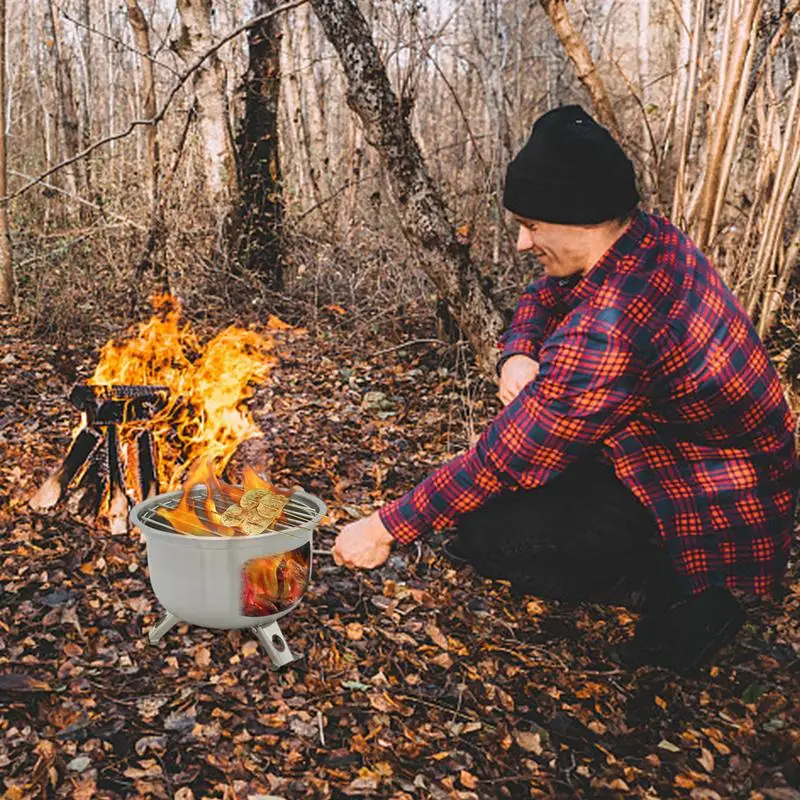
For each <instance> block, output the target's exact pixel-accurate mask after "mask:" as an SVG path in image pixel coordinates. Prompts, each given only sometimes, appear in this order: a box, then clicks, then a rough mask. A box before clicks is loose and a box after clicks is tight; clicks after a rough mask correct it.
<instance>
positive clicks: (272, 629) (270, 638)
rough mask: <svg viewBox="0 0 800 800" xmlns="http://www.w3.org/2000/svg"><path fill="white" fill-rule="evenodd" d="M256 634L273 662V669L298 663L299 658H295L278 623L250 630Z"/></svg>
mask: <svg viewBox="0 0 800 800" xmlns="http://www.w3.org/2000/svg"><path fill="white" fill-rule="evenodd" d="M250 630H251V631H252V632H253V633H254V634H255V637H256V639H258V641H259V642H261V646H262V647H263V648H264V649H265V650H266V651H267V655H268V656H269V657H270V660H271V661H272V669H273V671H274V670H277V669H280V668H281V667H285V666H286V665H287V664H291V663H292V661H296V660H297V659H298V658H299V656H295V655H294V654H293V653H292V651H291V650H290V649H289V645H288V644H286V639H284V638H283V634H282V633H281V629H280V628H279V627H278V623H277V622H270V623H268V624H267V625H259V626H255V627H252V628H250Z"/></svg>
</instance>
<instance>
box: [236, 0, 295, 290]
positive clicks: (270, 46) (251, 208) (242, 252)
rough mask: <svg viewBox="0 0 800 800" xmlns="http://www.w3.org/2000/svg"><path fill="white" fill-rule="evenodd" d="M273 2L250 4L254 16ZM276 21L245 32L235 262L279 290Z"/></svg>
mask: <svg viewBox="0 0 800 800" xmlns="http://www.w3.org/2000/svg"><path fill="white" fill-rule="evenodd" d="M277 6H278V2H276V0H254V4H253V12H254V14H255V15H256V16H260V15H261V14H265V13H267V12H269V11H272V10H274V9H275V8H276V7H277ZM279 30H280V28H279V23H278V21H277V20H276V19H275V17H270V18H269V19H267V20H265V21H264V22H262V23H261V24H259V25H256V26H254V27H252V28H251V29H250V30H249V31H248V32H247V37H248V47H249V66H248V71H247V76H246V78H245V112H244V124H243V126H242V130H241V133H240V136H239V142H238V149H239V163H240V172H241V197H240V199H239V231H238V236H237V237H236V239H237V241H236V244H237V245H238V248H237V249H238V251H239V256H240V258H242V259H243V261H244V262H245V263H246V264H247V265H248V266H250V267H255V268H257V269H258V270H259V272H260V273H261V274H262V276H263V279H264V282H265V283H266V284H267V285H269V286H270V287H271V288H275V289H279V288H281V286H282V272H281V261H280V234H281V223H282V221H283V202H282V199H281V167H280V159H279V153H278V98H279V97H280V84H281V74H280V35H279Z"/></svg>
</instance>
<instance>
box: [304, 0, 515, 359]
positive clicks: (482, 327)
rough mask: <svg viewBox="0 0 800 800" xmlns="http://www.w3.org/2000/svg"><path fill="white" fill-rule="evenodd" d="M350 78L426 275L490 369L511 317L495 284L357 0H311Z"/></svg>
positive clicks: (350, 96)
mask: <svg viewBox="0 0 800 800" xmlns="http://www.w3.org/2000/svg"><path fill="white" fill-rule="evenodd" d="M311 5H312V6H313V8H314V11H315V12H316V14H317V17H318V18H319V20H320V22H321V23H322V26H323V28H324V29H325V34H326V36H327V37H328V39H329V40H330V42H331V44H333V46H334V48H335V49H336V52H337V53H338V55H339V58H340V60H341V63H342V67H343V69H344V71H345V75H346V77H347V103H348V105H349V106H350V108H351V109H352V110H353V111H354V112H355V113H356V114H357V115H358V116H359V118H360V119H361V122H362V124H363V126H364V133H365V138H366V139H367V141H368V142H369V143H370V144H371V145H372V146H373V147H375V148H376V149H377V151H378V153H379V154H380V157H381V160H382V161H383V163H384V165H385V168H386V171H387V174H388V177H389V184H390V189H391V191H392V193H393V194H394V197H395V200H396V207H397V209H398V212H399V215H400V224H401V226H402V229H403V231H404V233H405V235H406V236H407V238H408V239H409V240H411V241H412V242H413V243H415V244H416V245H417V247H418V256H419V258H420V261H421V263H422V266H423V268H424V269H425V271H426V273H427V274H428V276H429V277H430V279H431V280H432V281H433V283H434V285H435V286H436V288H437V289H438V291H439V293H440V294H441V296H442V297H443V299H444V300H445V302H446V303H447V306H448V309H449V311H450V313H451V314H452V316H453V318H454V319H455V320H456V322H457V324H458V326H459V328H460V329H461V331H462V332H463V333H464V335H465V336H466V337H467V339H468V341H469V342H470V344H471V345H472V348H473V350H474V351H475V354H476V356H477V359H478V363H479V364H480V365H481V367H482V368H484V369H485V370H487V371H490V370H492V369H493V366H494V364H495V363H496V360H497V351H496V348H495V342H496V341H497V337H498V336H499V334H500V332H501V330H502V328H503V327H504V324H505V321H504V319H503V315H502V314H501V312H500V311H499V309H498V308H497V306H496V305H495V302H494V299H493V297H492V294H491V289H490V287H489V286H488V284H487V283H485V282H484V280H483V279H482V277H481V275H480V272H479V270H478V268H477V266H476V264H475V263H474V262H473V261H472V260H471V259H470V255H469V248H468V246H467V245H462V244H459V242H458V241H457V239H456V233H455V230H454V229H453V225H452V224H451V222H450V220H449V219H448V214H447V210H446V208H445V205H444V202H443V200H442V197H441V195H440V193H439V192H438V191H437V189H436V187H435V186H434V185H433V181H432V180H431V177H430V175H429V173H428V170H427V168H426V166H425V162H424V159H423V157H422V153H421V152H420V149H419V145H418V144H417V142H416V140H415V139H414V137H413V135H412V133H411V127H410V125H409V121H408V118H407V115H406V114H405V113H404V111H403V109H402V108H401V106H400V103H399V102H398V99H397V96H396V95H395V93H394V92H393V91H392V87H391V86H390V84H389V79H388V77H387V75H386V70H385V68H384V65H383V64H382V62H381V60H380V57H379V55H378V51H377V48H376V47H375V43H374V42H373V40H372V36H371V34H370V31H369V28H368V26H367V22H366V20H365V19H364V17H363V15H362V14H361V11H360V10H359V9H358V6H357V5H356V4H355V2H353V0H311Z"/></svg>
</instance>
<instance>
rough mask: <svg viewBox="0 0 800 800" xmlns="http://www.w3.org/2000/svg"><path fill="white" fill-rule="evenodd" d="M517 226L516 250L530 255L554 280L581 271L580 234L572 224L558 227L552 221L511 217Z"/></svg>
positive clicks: (584, 267)
mask: <svg viewBox="0 0 800 800" xmlns="http://www.w3.org/2000/svg"><path fill="white" fill-rule="evenodd" d="M514 219H516V221H517V222H518V223H519V236H518V238H517V251H518V252H520V253H530V254H531V255H533V256H535V257H536V258H537V259H538V260H539V261H540V262H541V263H542V266H543V267H544V271H545V272H546V273H547V274H548V275H551V276H552V277H554V278H565V277H567V276H568V275H574V274H575V273H576V272H583V271H584V270H585V269H586V265H585V264H584V263H583V261H582V258H581V257H582V253H581V247H580V235H579V233H580V232H579V231H578V230H577V226H575V225H557V224H555V223H552V222H540V221H538V220H532V219H525V218H524V217H517V216H516V215H515V216H514Z"/></svg>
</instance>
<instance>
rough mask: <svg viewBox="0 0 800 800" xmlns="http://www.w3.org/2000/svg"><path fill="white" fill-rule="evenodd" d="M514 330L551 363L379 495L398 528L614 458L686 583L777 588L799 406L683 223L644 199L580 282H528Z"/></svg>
mask: <svg viewBox="0 0 800 800" xmlns="http://www.w3.org/2000/svg"><path fill="white" fill-rule="evenodd" d="M501 344H503V345H504V347H503V356H507V355H512V354H515V353H524V354H526V355H529V356H531V357H532V358H535V359H537V360H538V361H539V374H538V376H537V377H536V379H535V380H534V381H532V382H531V383H529V384H528V385H527V386H526V387H525V388H524V389H523V390H522V391H521V392H520V394H519V395H518V396H517V397H516V398H515V400H514V401H513V402H511V403H510V404H509V405H508V406H506V408H505V409H503V411H502V412H501V413H500V414H499V415H498V416H497V418H496V419H495V420H494V421H493V422H492V424H491V425H490V426H489V427H488V428H487V430H486V431H485V432H484V433H483V435H482V436H481V438H480V440H479V441H478V443H477V444H476V445H475V446H474V447H473V448H472V449H470V450H469V451H468V452H466V453H464V454H463V455H460V456H458V457H456V458H454V459H453V460H452V461H450V462H448V463H447V464H445V465H444V466H442V467H440V468H439V469H438V470H436V471H435V472H434V473H433V474H432V475H430V476H429V477H428V478H426V479H425V480H424V481H422V483H420V484H419V485H418V486H417V487H416V488H415V489H413V490H412V491H411V492H409V493H408V494H406V495H405V496H403V497H401V498H400V499H399V500H396V501H394V502H392V503H390V504H388V505H386V506H384V507H383V508H381V510H380V517H381V519H382V521H383V523H384V525H385V526H386V528H387V530H388V531H389V532H390V533H391V534H392V535H393V536H394V537H395V539H397V540H398V541H400V542H404V543H407V542H410V541H412V540H413V539H415V538H416V537H417V536H419V535H420V534H422V533H424V532H425V531H428V530H431V529H436V530H439V529H442V528H446V527H448V526H450V525H452V524H453V523H454V522H455V521H456V520H457V519H458V517H459V516H460V515H462V514H465V513H467V512H469V511H472V510H474V509H476V508H478V507H479V506H481V505H482V504H483V503H485V502H486V500H488V499H489V498H490V497H492V496H494V495H497V494H499V493H500V492H503V491H505V490H509V489H517V488H523V489H533V488H535V487H537V486H542V485H543V484H545V483H547V482H548V481H549V480H551V479H552V478H553V477H554V476H556V475H558V474H559V473H560V472H563V471H564V470H565V469H566V468H567V467H569V466H570V464H572V463H574V462H575V461H577V460H578V459H582V458H601V459H604V460H607V461H610V463H611V464H613V466H614V470H615V472H616V474H617V477H618V478H619V479H620V480H621V481H622V482H623V483H624V484H625V485H626V486H627V487H628V488H629V489H630V490H631V491H632V492H633V493H634V494H635V495H636V496H637V497H638V498H639V499H640V500H641V502H642V503H643V504H644V505H645V506H646V507H647V508H648V509H649V510H650V511H651V512H652V514H653V515H654V517H655V519H656V521H657V523H658V526H659V529H660V532H661V535H662V537H663V540H664V544H665V546H666V548H667V552H668V553H669V555H670V557H671V559H672V562H673V563H674V565H675V567H676V569H677V571H678V573H679V574H680V575H681V576H682V577H683V578H684V579H685V586H686V589H687V591H691V592H701V591H703V590H704V589H706V588H708V587H710V586H727V587H728V588H735V589H743V590H746V591H750V592H753V593H756V594H761V595H764V594H769V593H771V592H772V590H773V589H774V588H775V586H776V584H777V583H778V582H779V581H780V578H781V576H782V574H783V572H784V570H785V567H786V561H787V557H788V553H789V546H790V543H791V537H792V515H793V510H794V504H795V499H796V489H797V457H796V454H795V448H794V440H793V420H792V416H791V413H790V411H789V408H788V406H787V404H786V401H785V399H784V397H783V394H782V391H781V388H780V385H779V383H778V376H777V374H776V372H775V370H774V368H773V367H772V365H771V364H770V361H769V359H768V357H767V353H766V351H765V349H764V346H763V344H762V343H761V341H760V340H759V338H758V336H757V334H756V332H755V330H754V328H753V326H752V325H751V323H750V320H749V319H748V317H747V315H746V314H745V312H744V310H743V309H742V307H741V306H740V304H739V303H738V301H737V300H736V298H735V297H734V296H733V294H732V293H731V292H730V290H729V289H728V288H727V287H726V286H725V284H724V283H723V282H722V280H721V279H720V277H719V275H718V274H717V272H716V270H715V269H714V268H713V267H711V266H710V265H709V263H708V261H707V260H706V258H705V257H704V256H703V254H702V253H700V252H699V250H698V249H697V248H696V247H695V245H694V244H693V243H692V242H691V241H690V240H689V239H688V238H687V237H686V236H684V235H683V234H682V233H681V232H680V231H679V230H678V229H677V228H676V227H675V226H673V225H672V224H671V223H670V222H668V221H667V220H666V219H663V218H661V217H657V216H653V215H649V214H645V213H644V212H637V214H636V216H635V218H634V220H633V222H632V224H631V226H630V227H629V228H628V230H627V231H626V232H625V233H624V234H623V235H622V237H621V238H620V239H619V240H618V241H617V242H616V244H615V245H614V246H613V247H612V248H611V249H610V250H609V251H608V252H607V253H606V255H605V256H604V257H603V258H602V259H601V260H600V261H599V262H598V263H597V264H596V265H595V266H594V267H593V268H592V269H591V270H589V272H587V273H586V275H585V276H584V277H583V278H582V279H580V280H579V281H578V282H577V283H574V281H573V282H570V281H564V280H558V279H554V278H549V277H545V278H543V279H541V280H539V281H537V282H536V283H534V284H533V285H532V286H530V287H529V288H528V289H527V290H526V292H525V294H524V295H523V296H522V299H521V300H520V302H519V305H518V307H517V310H516V313H515V315H514V320H513V322H512V324H511V326H510V328H509V330H508V331H507V333H506V334H505V335H504V337H503V340H502V341H501ZM576 502H580V498H576Z"/></svg>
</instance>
